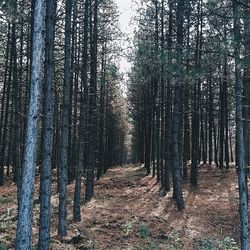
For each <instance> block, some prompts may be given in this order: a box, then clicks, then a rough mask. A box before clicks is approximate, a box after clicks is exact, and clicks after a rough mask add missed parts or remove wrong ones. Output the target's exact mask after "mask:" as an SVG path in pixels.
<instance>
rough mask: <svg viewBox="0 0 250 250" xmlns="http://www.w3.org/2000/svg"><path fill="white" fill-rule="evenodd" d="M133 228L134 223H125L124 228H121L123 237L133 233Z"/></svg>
mask: <svg viewBox="0 0 250 250" xmlns="http://www.w3.org/2000/svg"><path fill="white" fill-rule="evenodd" d="M133 226H134V222H131V221H130V222H127V223H126V224H125V225H124V227H123V233H124V234H125V235H129V234H130V233H132V232H133Z"/></svg>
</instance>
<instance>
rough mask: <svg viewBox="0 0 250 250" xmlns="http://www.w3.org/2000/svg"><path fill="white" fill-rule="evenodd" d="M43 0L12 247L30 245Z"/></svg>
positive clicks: (36, 31)
mask: <svg viewBox="0 0 250 250" xmlns="http://www.w3.org/2000/svg"><path fill="white" fill-rule="evenodd" d="M44 18H45V2H44V1H43V0H36V2H35V9H34V30H33V46H32V57H33V60H32V68H31V70H32V71H31V86H30V99H29V108H28V115H27V128H26V137H25V149H24V158H23V173H22V179H21V186H20V199H19V207H18V223H17V231H16V249H17V250H19V249H20V250H26V249H31V248H32V208H33V193H34V181H35V169H36V152H37V139H38V130H39V111H40V97H41V85H42V80H43V52H44V37H43V36H44V32H43V31H44Z"/></svg>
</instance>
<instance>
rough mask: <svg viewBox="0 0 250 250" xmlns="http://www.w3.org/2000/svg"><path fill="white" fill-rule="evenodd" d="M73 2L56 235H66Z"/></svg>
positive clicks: (67, 36)
mask: <svg viewBox="0 0 250 250" xmlns="http://www.w3.org/2000/svg"><path fill="white" fill-rule="evenodd" d="M72 4H73V0H67V1H66V16H65V19H66V20H65V44H64V47H65V48H64V50H65V54H64V84H63V110H62V126H61V145H60V161H59V224H58V234H59V235H60V236H64V235H66V234H67V184H68V146H69V116H70V114H69V110H70V107H69V105H70V75H71V74H70V68H71V56H70V55H71V54H70V47H71V45H70V44H71V42H70V38H71V12H72Z"/></svg>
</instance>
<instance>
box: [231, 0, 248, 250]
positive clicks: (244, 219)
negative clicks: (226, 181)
mask: <svg viewBox="0 0 250 250" xmlns="http://www.w3.org/2000/svg"><path fill="white" fill-rule="evenodd" d="M233 20H234V56H235V99H236V128H237V130H236V166H237V172H238V182H239V210H240V211H239V212H240V226H241V249H244V250H247V249H249V229H248V202H247V187H246V169H245V167H246V162H245V147H244V137H243V119H242V118H243V117H242V83H241V64H240V47H241V46H240V36H241V34H240V24H239V5H238V1H236V0H233Z"/></svg>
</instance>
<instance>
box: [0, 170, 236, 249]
mask: <svg viewBox="0 0 250 250" xmlns="http://www.w3.org/2000/svg"><path fill="white" fill-rule="evenodd" d="M38 187H39V183H37V184H36V190H38ZM53 187H54V188H53V196H52V244H51V249H98V250H109V249H110V250H116V249H117V250H118V249H119V250H123V249H124V250H126V249H143V250H144V249H145V250H146V249H152V250H153V249H177V250H179V249H180V250H181V249H194V250H198V249H238V248H236V247H235V248H233V247H234V241H233V240H232V239H235V240H236V241H238V235H239V227H238V225H239V219H238V212H237V186H236V175H235V172H234V171H233V172H229V173H221V172H220V171H219V170H218V169H216V168H212V167H209V166H203V167H200V170H199V188H198V189H197V190H196V191H193V190H191V189H190V187H189V184H188V183H184V187H183V190H185V191H184V196H185V202H186V209H185V210H184V211H183V212H177V210H176V207H175V202H174V200H173V199H172V197H171V196H172V193H171V192H170V193H169V194H167V196H166V197H160V196H159V186H158V184H157V183H156V181H155V179H153V178H152V177H151V176H145V172H144V170H143V169H142V168H141V167H140V166H126V167H122V168H115V169H111V170H109V171H108V173H107V174H106V175H105V176H104V177H103V178H102V179H101V180H99V181H97V182H96V184H95V194H96V195H95V198H94V199H93V200H92V201H91V202H89V203H87V204H85V205H84V204H83V206H82V217H83V220H82V222H81V223H78V224H75V223H74V222H73V216H72V206H73V191H74V185H73V184H72V185H70V186H69V188H68V191H69V194H68V197H69V200H68V202H69V208H68V220H69V235H68V237H66V238H64V239H59V238H58V237H57V236H56V226H57V204H58V195H57V194H56V183H55V181H54V183H53ZM11 189H12V192H10V191H8V193H10V194H12V195H13V197H12V196H11V195H9V196H8V200H7V202H4V203H1V201H3V197H4V195H6V194H4V193H3V191H5V192H7V190H11ZM14 189H15V187H14V186H13V185H12V186H9V188H8V187H4V188H0V211H1V213H2V212H3V211H5V213H6V211H7V208H12V209H13V211H14V212H13V213H12V214H13V216H12V217H11V218H12V222H13V223H12V224H11V225H10V226H9V229H8V230H6V229H3V228H1V227H0V232H4V235H5V236H6V238H7V240H6V239H5V238H4V240H5V241H6V242H12V244H11V245H12V246H13V242H14V233H15V232H14V230H15V223H16V220H15V219H16V217H15V215H16V204H13V200H15V199H14V196H15V192H14ZM36 193H37V192H36ZM36 195H37V194H36ZM38 218H39V205H38V204H37V205H36V204H35V205H34V229H33V234H34V237H33V238H34V245H36V243H37V234H38V223H39V220H38ZM11 231H12V232H11ZM76 235H78V236H76ZM2 238H3V236H1V238H0V243H2V242H4V241H3V239H2ZM1 239H2V240H1ZM230 245H231V248H230ZM225 246H228V248H224V247H225ZM212 247H213V248H212Z"/></svg>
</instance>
